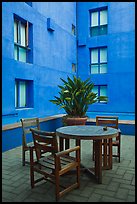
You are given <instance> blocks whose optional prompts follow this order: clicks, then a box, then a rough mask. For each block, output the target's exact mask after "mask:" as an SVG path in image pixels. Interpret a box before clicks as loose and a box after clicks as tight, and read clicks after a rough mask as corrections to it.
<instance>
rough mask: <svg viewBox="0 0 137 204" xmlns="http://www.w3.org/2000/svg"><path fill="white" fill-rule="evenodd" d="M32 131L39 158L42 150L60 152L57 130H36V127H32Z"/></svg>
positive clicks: (52, 152)
mask: <svg viewBox="0 0 137 204" xmlns="http://www.w3.org/2000/svg"><path fill="white" fill-rule="evenodd" d="M30 131H31V132H32V135H33V142H34V146H35V150H36V157H37V160H39V159H40V156H41V154H40V152H41V150H42V151H43V152H44V153H46V152H50V153H51V154H55V153H57V152H58V143H57V137H56V133H55V132H47V131H42V130H36V129H34V128H30Z"/></svg>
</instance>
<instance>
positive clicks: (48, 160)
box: [35, 155, 75, 170]
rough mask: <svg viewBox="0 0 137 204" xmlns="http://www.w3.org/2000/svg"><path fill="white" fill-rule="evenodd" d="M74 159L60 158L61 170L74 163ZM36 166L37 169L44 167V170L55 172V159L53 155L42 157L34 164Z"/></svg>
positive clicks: (68, 157)
mask: <svg viewBox="0 0 137 204" xmlns="http://www.w3.org/2000/svg"><path fill="white" fill-rule="evenodd" d="M74 161H75V160H74V158H72V157H70V156H67V155H65V156H62V157H61V158H60V165H61V169H62V168H64V167H65V166H66V165H68V164H70V163H72V162H74ZM35 164H36V166H37V167H38V168H41V166H42V167H45V168H46V170H47V168H48V169H51V170H55V158H54V155H48V156H42V157H41V158H40V159H39V161H38V162H35Z"/></svg>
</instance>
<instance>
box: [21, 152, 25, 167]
mask: <svg viewBox="0 0 137 204" xmlns="http://www.w3.org/2000/svg"><path fill="white" fill-rule="evenodd" d="M22 166H25V150H24V149H22Z"/></svg>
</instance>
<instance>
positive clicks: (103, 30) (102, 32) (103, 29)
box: [99, 25, 107, 35]
mask: <svg viewBox="0 0 137 204" xmlns="http://www.w3.org/2000/svg"><path fill="white" fill-rule="evenodd" d="M99 34H100V35H105V34H107V25H102V26H100V29H99Z"/></svg>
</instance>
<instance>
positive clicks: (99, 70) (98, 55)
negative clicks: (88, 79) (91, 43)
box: [90, 47, 107, 74]
mask: <svg viewBox="0 0 137 204" xmlns="http://www.w3.org/2000/svg"><path fill="white" fill-rule="evenodd" d="M90 55H91V58H90V60H91V64H90V66H91V74H104V73H107V47H100V48H92V49H91V50H90Z"/></svg>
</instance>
